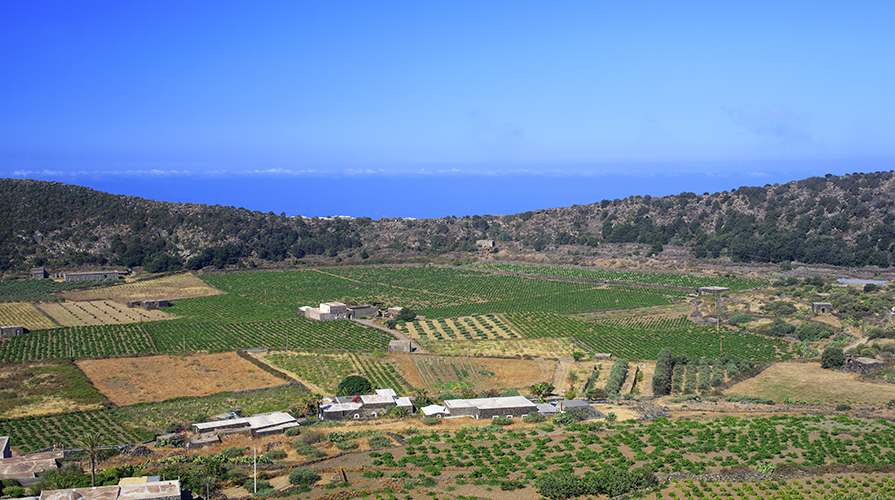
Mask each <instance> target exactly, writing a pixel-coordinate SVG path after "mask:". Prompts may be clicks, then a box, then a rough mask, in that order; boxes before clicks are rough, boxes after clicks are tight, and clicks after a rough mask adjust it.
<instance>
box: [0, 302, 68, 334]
mask: <svg viewBox="0 0 895 500" xmlns="http://www.w3.org/2000/svg"><path fill="white" fill-rule="evenodd" d="M0 324H4V325H22V326H24V327H25V328H27V329H29V330H46V329H47V328H57V327H58V326H59V325H57V324H55V323H53V320H51V319H50V318H48V317H47V316H46V315H45V314H44V313H42V312H41V311H40V310H39V309H38V308H37V307H35V306H34V305H33V304H31V303H28V302H6V303H0Z"/></svg>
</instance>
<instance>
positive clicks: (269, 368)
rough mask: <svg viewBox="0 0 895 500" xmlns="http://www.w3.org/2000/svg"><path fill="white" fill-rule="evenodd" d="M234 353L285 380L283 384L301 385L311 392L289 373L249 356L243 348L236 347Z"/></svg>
mask: <svg viewBox="0 0 895 500" xmlns="http://www.w3.org/2000/svg"><path fill="white" fill-rule="evenodd" d="M236 355H237V356H239V357H240V358H242V359H244V360H246V361H248V362H249V363H252V364H253V365H255V366H257V367H258V368H261V369H262V370H264V371H265V372H267V373H269V374H271V375H273V376H274V377H277V378H279V379H282V380H285V381H287V382H288V383H287V384H285V385H290V384H291V385H297V386H299V387H301V388H302V389H304V391H305V392H308V393H310V392H311V391H310V390H308V388H307V387H305V385H304V384H302V383H301V382H299V381H298V380H296V379H294V378H292V377H290V376H289V375H287V374H286V373H284V372H282V371H280V370H277V369H276V368H274V367H272V366H270V365H268V364H267V363H264V362H263V361H261V360H259V359H257V358H255V357H253V356H250V355H249V353H247V352H246V350H245V349H237V350H236ZM279 387H282V386H279ZM235 392H240V391H235Z"/></svg>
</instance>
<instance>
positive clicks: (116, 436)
mask: <svg viewBox="0 0 895 500" xmlns="http://www.w3.org/2000/svg"><path fill="white" fill-rule="evenodd" d="M92 432H98V433H100V435H102V439H103V444H119V443H134V442H138V441H140V440H141V439H142V438H140V436H138V435H136V434H134V433H133V432H130V431H128V430H127V429H125V428H124V427H123V426H122V425H121V424H120V423H119V422H118V421H117V420H116V419H115V418H114V417H113V416H112V412H110V411H108V410H101V411H90V412H80V413H66V414H62V415H51V416H42V417H25V418H17V419H8V420H0V435H3V436H9V439H10V445H11V446H13V447H15V448H16V449H18V450H19V451H20V452H23V453H24V452H27V451H35V450H40V449H43V448H47V447H50V446H53V445H54V444H55V443H63V444H64V445H65V446H67V447H74V446H76V443H75V441H76V440H77V439H78V438H79V437H80V436H83V435H85V434H87V433H92Z"/></svg>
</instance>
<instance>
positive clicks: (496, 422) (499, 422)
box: [491, 417, 513, 425]
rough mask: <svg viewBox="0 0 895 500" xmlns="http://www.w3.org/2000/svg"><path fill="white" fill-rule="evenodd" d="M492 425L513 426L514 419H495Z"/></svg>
mask: <svg viewBox="0 0 895 500" xmlns="http://www.w3.org/2000/svg"><path fill="white" fill-rule="evenodd" d="M491 425H513V417H494V418H492V419H491Z"/></svg>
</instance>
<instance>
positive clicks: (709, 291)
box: [699, 286, 730, 295]
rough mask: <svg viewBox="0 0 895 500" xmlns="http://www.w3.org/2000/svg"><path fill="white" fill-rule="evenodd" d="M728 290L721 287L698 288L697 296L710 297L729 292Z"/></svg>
mask: <svg viewBox="0 0 895 500" xmlns="http://www.w3.org/2000/svg"><path fill="white" fill-rule="evenodd" d="M729 291H730V288H727V287H723V286H701V287H699V295H711V294H716V293H724V292H729Z"/></svg>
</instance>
